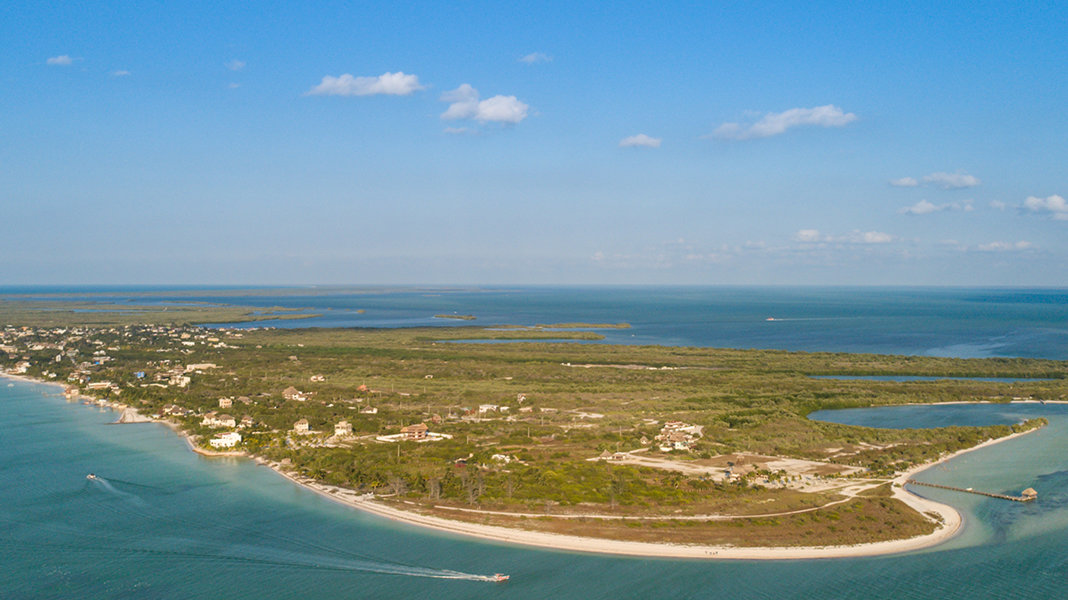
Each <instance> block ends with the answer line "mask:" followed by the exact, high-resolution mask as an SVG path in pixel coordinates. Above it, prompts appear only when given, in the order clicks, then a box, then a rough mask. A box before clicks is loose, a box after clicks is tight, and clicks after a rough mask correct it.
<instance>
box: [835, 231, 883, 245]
mask: <svg viewBox="0 0 1068 600" xmlns="http://www.w3.org/2000/svg"><path fill="white" fill-rule="evenodd" d="M843 239H844V241H846V242H849V243H851V244H889V243H890V242H892V241H894V236H892V235H890V234H889V233H883V232H881V231H854V232H852V233H850V234H849V235H847V236H845V237H844V238H843Z"/></svg>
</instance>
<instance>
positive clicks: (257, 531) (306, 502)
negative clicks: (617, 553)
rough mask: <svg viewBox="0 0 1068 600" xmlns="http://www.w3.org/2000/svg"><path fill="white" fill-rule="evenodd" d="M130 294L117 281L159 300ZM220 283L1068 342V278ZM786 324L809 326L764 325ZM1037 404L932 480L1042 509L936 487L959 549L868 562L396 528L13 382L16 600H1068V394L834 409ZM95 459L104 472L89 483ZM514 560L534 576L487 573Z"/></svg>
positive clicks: (753, 331)
mask: <svg viewBox="0 0 1068 600" xmlns="http://www.w3.org/2000/svg"><path fill="white" fill-rule="evenodd" d="M5 291H11V290H5ZM18 291H27V290H18ZM28 291H29V292H31V293H38V292H39V290H28ZM64 291H69V290H64ZM93 291H98V290H93ZM125 292H126V291H125V290H112V291H111V293H114V294H115V295H116V296H118V299H120V300H122V301H131V302H132V303H136V302H140V301H143V300H140V299H136V298H130V297H129V296H124V294H125ZM214 294H215V295H213V294H205V295H201V296H197V297H195V298H192V299H194V300H197V301H218V300H220V299H222V298H221V296H224V295H225V296H226V298H225V300H226V301H231V302H235V301H236V302H243V303H247V304H250V305H257V304H258V305H263V304H265V303H266V304H282V305H291V306H316V307H317V308H318V309H319V310H323V309H324V308H326V309H329V310H327V312H326V313H325V315H326V316H324V317H323V318H322V319H323V321H322V322H319V323H315V324H317V325H321V326H344V325H363V326H398V325H400V326H403V325H418V324H442V323H440V322H437V323H435V321H440V320H434V319H432V315H433V314H436V313H439V312H453V311H455V312H459V313H464V314H467V313H474V314H477V315H479V323H489V322H500V323H521V324H533V323H541V322H559V321H628V322H631V323H633V324H634V328H633V329H632V330H623V331H620V332H610V335H611V336H613V339H612V341H613V342H617V343H626V342H629V341H638V342H641V343H648V342H654V341H655V342H656V343H677V344H687V345H715V346H736V347H782V348H790V349H805V350H830V351H865V352H867V351H871V352H907V353H912V354H945V355H957V356H975V355H1009V356H1012V355H1021V356H1043V357H1048V358H1059V359H1064V358H1066V357H1068V351H1066V349H1065V347H1064V340H1065V335H1066V332H1065V330H1066V327H1065V323H1066V322H1068V319H1066V318H1065V311H1066V308H1065V299H1064V298H1065V294H1064V293H1063V292H1056V291H1041V290H1032V291H1028V292H1020V291H998V290H985V291H977V290H948V291H947V290H934V291H929V293H927V294H926V295H925V294H924V293H922V291H917V290H896V291H885V290H884V291H882V292H878V291H871V290H841V289H837V290H823V291H819V290H756V289H744V290H725V291H724V290H715V289H707V290H700V289H698V290H694V289H680V290H651V289H643V288H634V289H631V288H626V289H618V290H605V289H591V290H547V289H532V290H490V291H470V290H468V291H456V292H452V291H444V290H437V291H426V290H420V291H413V290H402V291H397V292H391V293H380V292H374V293H365V292H362V291H361V292H352V291H345V292H331V293H327V294H320V293H318V292H317V293H315V294H311V293H309V294H308V295H306V296H296V297H294V296H290V295H286V296H278V297H277V298H271V299H270V300H269V301H266V302H265V298H264V297H263V296H255V297H252V296H249V297H240V296H238V297H235V296H234V295H233V294H234V292H233V291H232V290H224V291H220V292H217V293H214ZM724 294H725V295H724ZM888 296H889V297H891V300H887V299H886V298H887V297H888ZM539 297H540V299H539ZM176 298H180V299H181V300H183V301H184V300H190V299H191V298H190V297H189V296H188V295H187V294H184V293H183V294H182V295H180V296H178V295H176ZM673 299H674V300H673ZM152 301H168V300H160V299H158V298H156V299H153V300H152ZM528 301H530V302H531V304H530V306H529V307H527V304H526V302H528ZM569 303H570V304H569ZM494 305H499V308H497V309H493V306H494ZM391 307H392V308H391ZM524 307H526V308H524ZM357 308H365V309H366V312H365V313H363V314H357V313H355V310H356V309H357ZM495 311H497V312H495ZM768 316H771V317H775V318H776V319H780V318H781V319H783V320H782V321H779V320H776V321H765V320H764V319H765V318H766V317H768ZM687 319H691V320H692V321H691V322H689V323H688V322H687ZM789 319H796V321H794V322H795V323H796V324H797V325H796V327H793V326H790V323H791V322H792V321H790V320H789ZM813 323H820V324H821V325H816V326H814V325H812V324H813ZM285 324H286V325H290V324H292V323H285ZM304 324H311V323H304ZM445 324H452V323H445ZM779 325H786V326H787V327H793V328H792V329H785V328H782V329H762V328H763V327H766V326H770V327H778V326H779ZM631 335H633V336H634V340H631V339H628V338H629V337H630V336H631ZM1036 415H1042V416H1046V417H1048V418H1049V419H1050V426H1049V427H1047V428H1045V429H1043V430H1042V431H1039V432H1036V433H1033V434H1030V435H1027V436H1024V437H1022V438H1018V439H1016V440H1012V441H1009V442H1006V443H1004V444H1000V445H997V446H994V447H991V448H987V449H983V450H979V451H976V452H974V453H971V454H967V455H964V456H961V457H959V458H957V459H954V460H953V461H951V462H949V463H947V464H946V465H942V466H939V467H937V468H935V469H932V470H929V471H928V472H925V473H924V474H922V475H921V476H920V478H921V479H925V480H929V481H933V482H939V483H945V484H949V485H957V486H960V487H975V488H976V489H984V490H989V491H1001V492H1018V491H1019V490H1022V489H1024V488H1026V487H1034V488H1036V489H1037V490H1039V492H1040V497H1039V500H1038V501H1037V502H1035V503H1032V504H1026V505H1022V504H1017V503H1010V502H1005V501H999V500H993V499H988V498H983V497H979V496H971V495H964V494H956V493H954V492H948V491H943V490H936V489H930V488H920V489H918V490H917V492H918V493H920V494H923V495H926V496H930V497H933V498H935V499H938V500H940V501H944V502H947V503H949V504H952V505H953V506H955V507H958V508H959V509H960V510H961V511H962V512H963V513H964V515H965V519H966V526H965V530H964V532H963V533H962V534H961V535H960V536H958V537H957V538H955V539H954V540H952V541H950V542H949V543H947V544H944V545H942V546H939V547H937V548H934V549H930V550H926V551H921V552H915V553H910V554H906V555H900V556H890V557H873V558H864V559H850V560H844V559H833V560H814V561H786V562H755V561H743V562H711V561H690V560H668V559H640V558H620V557H610V556H597V555H586V554H576V553H565V552H553V551H547V550H540V549H532V548H522V547H516V546H508V545H503V544H496V543H490V542H484V541H478V540H472V539H467V538H462V537H459V536H455V535H451V534H444V533H438V532H433V531H428V530H424V529H420V528H416V527H412V526H407V525H402V524H397V523H393V522H391V521H388V520H385V519H382V518H379V517H375V516H371V515H365V514H362V513H359V512H357V511H354V510H351V509H349V508H347V507H344V506H340V505H337V504H334V503H332V502H331V501H329V500H327V499H325V498H322V497H320V496H317V495H315V494H313V493H311V492H308V491H306V490H303V489H300V488H299V487H297V486H295V485H293V484H291V483H290V482H288V481H286V480H284V479H282V478H281V477H280V476H278V475H276V474H274V473H273V472H271V471H270V470H268V469H266V468H264V467H260V466H257V465H255V464H254V463H252V462H250V461H245V460H238V459H209V458H204V457H200V456H198V455H195V454H193V453H192V452H190V451H189V450H188V449H187V448H186V446H185V443H184V442H183V441H182V440H181V439H180V438H178V437H177V436H175V435H174V434H173V433H171V432H170V431H169V430H167V429H165V428H163V427H161V426H159V425H154V424H135V425H109V424H108V423H109V422H110V421H112V420H114V419H115V414H114V413H111V412H108V411H102V410H100V409H96V408H90V407H86V406H83V405H81V404H69V403H67V402H66V401H65V400H64V399H63V398H62V396H61V395H60V394H59V393H58V388H55V387H49V386H43V385H37V384H25V383H13V384H11V385H9V384H8V382H7V381H6V380H2V379H0V417H2V418H0V483H2V485H0V598H74V597H77V598H191V597H208V598H257V599H259V598H291V597H315V598H401V597H405V598H410V597H419V598H498V597H500V598H613V599H620V598H673V599H678V598H731V599H748V598H969V599H971V598H977V597H978V598H988V597H989V598H995V597H996V598H1059V597H1064V596H1065V595H1068V452H1066V450H1068V408H1066V407H1064V406H1059V405H1037V404H1036V405H1010V406H1006V405H979V406H951V407H896V408H885V409H876V410H870V409H862V410H855V411H840V412H836V413H833V414H821V415H816V416H819V417H820V418H824V419H827V420H835V421H841V422H848V423H857V424H865V425H873V426H895V427H896V426H911V427H923V426H940V425H945V424H949V423H959V424H981V423H992V422H1016V421H1019V420H1022V419H1024V418H1027V417H1030V416H1036ZM89 472H94V473H96V474H98V475H99V476H100V479H98V480H97V481H89V480H86V478H85V475H86V474H87V473H89ZM495 572H503V573H509V574H511V575H512V580H511V581H510V582H508V583H507V584H494V583H487V582H485V581H481V580H480V578H481V577H484V576H486V575H490V574H492V573H495Z"/></svg>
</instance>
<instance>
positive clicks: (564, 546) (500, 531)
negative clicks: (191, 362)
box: [0, 372, 1060, 560]
mask: <svg viewBox="0 0 1068 600" xmlns="http://www.w3.org/2000/svg"><path fill="white" fill-rule="evenodd" d="M0 377H4V378H8V379H14V380H17V381H22V382H25V383H34V384H44V385H52V386H57V387H60V388H64V385H63V384H62V383H59V382H54V381H43V380H38V379H34V378H31V377H26V376H23V375H15V374H10V373H3V372H0ZM78 398H80V399H88V400H92V401H94V402H96V403H98V404H99V405H101V406H105V407H107V408H110V409H112V410H132V411H134V412H135V413H136V412H137V410H136V409H134V408H132V407H129V406H127V405H125V404H122V403H119V402H113V401H107V400H105V401H101V400H99V399H97V398H94V397H92V396H85V395H82V394H79V396H78ZM1014 402H1018V403H1033V402H1029V401H1014ZM1050 403H1051V404H1052V403H1058V404H1059V403H1060V402H1050ZM941 404H946V403H941ZM951 404H983V403H982V402H974V403H951ZM936 405H937V404H930V405H921V406H936ZM145 422H151V423H158V424H160V425H163V426H165V427H167V428H168V429H170V430H171V431H174V432H175V433H176V434H178V435H179V436H181V437H182V438H183V439H184V440H185V442H186V444H187V446H188V447H189V449H190V451H192V452H194V453H196V454H199V455H202V456H206V457H244V458H248V459H249V460H252V461H254V462H256V463H257V464H260V465H262V466H265V467H267V468H269V469H271V470H272V471H274V472H275V473H277V474H278V475H280V476H282V477H284V478H286V479H288V480H289V481H291V482H293V483H294V484H296V485H299V486H301V487H303V488H305V489H308V490H310V491H312V492H314V493H316V494H319V495H320V496H323V497H325V498H328V499H330V500H332V501H334V502H338V503H340V504H343V505H345V506H348V507H350V508H354V509H357V510H361V511H364V512H367V513H371V514H374V515H377V516H380V517H384V518H387V519H390V520H393V521H398V522H401V523H405V524H408V525H415V526H419V527H427V528H430V529H434V530H437V531H443V532H448V533H454V534H459V535H464V536H468V537H475V538H479V539H483V540H489V541H495V542H503V543H508V544H518V545H523V546H533V547H538V548H545V549H551V550H558V551H568V552H583V553H594V554H609V555H621V556H644V557H658V558H702V559H713V560H805V559H820V558H855V557H864V556H883V555H890V554H901V553H904V552H910V551H914V550H921V549H925V548H930V547H933V546H936V545H938V544H941V543H943V542H946V541H948V540H950V539H951V538H953V537H955V536H956V535H957V534H958V533H959V532H960V530H961V526H962V524H963V516H962V515H961V513H960V512H959V511H958V510H957V509H955V508H953V507H952V506H950V505H948V504H942V503H940V502H935V501H934V500H930V499H927V498H923V497H921V496H919V495H916V494H914V493H912V492H910V491H908V490H907V489H906V488H905V482H906V481H907V480H908V479H910V478H912V477H914V476H915V475H917V474H919V473H921V472H923V471H926V470H928V469H930V468H932V467H934V466H937V465H939V464H942V463H944V462H946V461H949V460H951V459H953V458H956V457H958V456H961V455H962V454H967V453H969V452H973V451H975V450H979V449H981V448H986V447H989V446H992V445H994V444H998V443H1001V442H1005V441H1008V440H1011V439H1015V438H1018V437H1020V436H1023V435H1026V434H1028V433H1032V432H1034V431H1037V430H1038V429H1040V428H1035V429H1030V430H1028V431H1022V432H1019V433H1013V434H1010V435H1007V436H1004V437H1000V438H994V439H989V440H986V441H985V442H982V443H981V444H978V445H976V446H972V447H971V448H965V449H963V450H959V451H957V452H953V453H951V454H948V455H946V456H943V457H941V458H939V459H937V460H935V461H932V462H929V463H925V464H922V465H917V466H915V467H913V468H911V469H909V470H907V471H904V472H903V473H901V474H899V475H898V476H897V477H895V478H894V479H893V480H891V483H892V487H891V489H892V496H893V497H894V498H896V499H898V500H900V501H902V502H903V503H905V504H906V505H908V506H909V507H910V508H912V509H913V510H915V511H917V512H919V513H920V514H922V515H925V516H929V515H930V514H931V513H933V514H935V515H937V519H938V521H939V522H940V523H939V525H938V527H937V528H936V529H935V531H933V532H931V533H929V534H926V535H922V536H916V537H912V538H905V539H900V540H889V541H882V542H870V543H862V544H853V545H840V546H704V545H690V544H670V543H659V542H635V541H625V540H612V539H606V538H591V537H580V536H572V535H564V534H557V533H546V532H540V531H527V530H523V529H513V528H510V527H501V526H496V525H480V524H477V523H469V522H466V521H455V520H451V519H444V518H441V517H434V516H429V515H421V514H418V513H415V512H411V511H405V510H400V509H397V508H394V507H391V506H387V505H385V504H383V503H381V502H376V501H374V500H373V499H370V498H369V497H368V496H366V495H363V494H359V493H358V492H355V491H353V490H350V489H347V488H341V487H337V486H331V485H327V484H323V483H319V482H316V481H313V480H311V479H308V478H305V477H302V476H300V475H298V474H296V473H293V472H291V471H287V470H285V469H284V468H283V467H282V465H280V464H278V463H275V462H271V461H268V460H266V459H263V458H261V457H257V456H252V455H250V454H248V453H247V452H244V451H231V452H215V451H210V450H205V449H203V448H198V447H197V446H196V445H195V444H194V443H193V439H192V436H190V435H189V434H188V433H187V432H186V431H185V430H183V429H181V428H180V427H178V426H177V425H176V424H175V423H172V422H170V421H167V420H165V419H146V421H145Z"/></svg>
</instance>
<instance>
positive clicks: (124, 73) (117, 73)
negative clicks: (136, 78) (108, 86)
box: [111, 69, 132, 77]
mask: <svg viewBox="0 0 1068 600" xmlns="http://www.w3.org/2000/svg"><path fill="white" fill-rule="evenodd" d="M130 75H132V73H130V72H129V71H127V70H125V69H120V70H118V71H112V72H111V76H112V77H129V76H130Z"/></svg>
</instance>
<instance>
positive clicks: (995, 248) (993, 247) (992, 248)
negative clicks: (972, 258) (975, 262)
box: [976, 240, 1033, 252]
mask: <svg viewBox="0 0 1068 600" xmlns="http://www.w3.org/2000/svg"><path fill="white" fill-rule="evenodd" d="M1032 246H1033V244H1032V243H1031V242H1027V241H1023V240H1021V241H1019V242H990V243H989V244H979V245H978V246H976V250H980V251H982V252H1013V251H1019V250H1027V249H1028V248H1030V247H1032Z"/></svg>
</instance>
